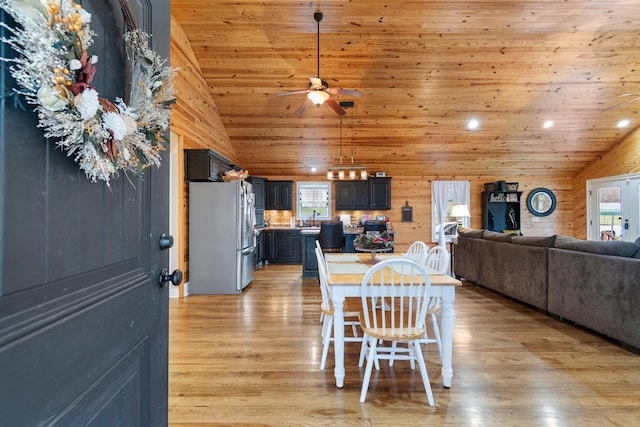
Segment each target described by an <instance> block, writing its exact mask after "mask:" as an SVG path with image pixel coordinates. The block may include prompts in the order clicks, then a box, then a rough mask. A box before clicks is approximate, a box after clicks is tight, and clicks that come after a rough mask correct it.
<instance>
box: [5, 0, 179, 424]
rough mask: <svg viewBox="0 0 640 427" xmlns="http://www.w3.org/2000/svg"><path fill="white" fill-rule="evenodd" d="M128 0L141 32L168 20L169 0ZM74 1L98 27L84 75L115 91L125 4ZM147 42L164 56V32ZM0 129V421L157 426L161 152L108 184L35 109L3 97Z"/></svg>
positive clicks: (163, 344) (163, 410) (161, 343)
mask: <svg viewBox="0 0 640 427" xmlns="http://www.w3.org/2000/svg"><path fill="white" fill-rule="evenodd" d="M131 3H132V7H133V10H134V11H135V12H136V18H137V22H138V25H140V26H142V25H141V24H143V23H145V26H144V29H145V31H147V32H148V33H152V30H153V27H155V28H158V29H167V28H169V2H168V1H167V0H162V1H156V2H154V5H153V10H152V8H151V5H150V3H149V2H148V1H147V0H144V1H142V2H141V1H137V0H136V1H131ZM83 7H85V8H86V9H87V10H88V11H89V12H90V13H92V29H94V31H96V34H97V35H96V37H94V40H95V42H96V43H95V44H94V47H93V48H92V53H94V52H95V53H96V54H97V55H98V56H99V58H100V60H99V62H98V64H97V65H98V70H99V72H98V74H97V77H96V79H95V80H94V82H93V83H94V84H95V85H96V87H97V90H98V91H99V92H100V94H101V96H105V97H108V98H109V99H113V98H115V96H123V94H124V78H123V75H124V71H122V72H118V71H117V70H124V65H125V64H124V61H123V59H122V56H121V55H122V52H121V49H120V46H121V43H122V30H121V25H120V24H118V23H116V24H115V25H114V21H118V20H121V17H120V18H118V17H119V16H120V15H121V12H120V6H119V4H118V2H117V1H115V0H111V1H107V2H105V1H103V0H93V1H85V2H83ZM118 28H120V29H118ZM152 43H153V46H154V48H155V49H156V51H157V52H158V53H159V54H160V55H161V56H163V57H165V58H166V57H167V56H168V52H169V34H168V32H167V33H166V34H161V31H158V34H154V37H153V41H152ZM0 49H3V51H2V52H0V55H1V56H6V55H7V51H6V47H5V46H4V45H2V47H0ZM2 70H3V71H0V73H1V74H0V75H1V77H2V82H3V85H4V86H5V87H13V85H14V82H13V81H11V78H10V76H9V75H8V74H7V73H6V68H5V67H3V68H2ZM98 76H99V77H98ZM0 133H2V138H0V226H1V227H2V228H1V230H0V231H1V233H0V279H1V282H0V378H1V382H2V386H1V387H0V414H2V415H1V419H2V422H1V423H2V424H3V425H4V424H6V425H11V426H37V425H43V424H49V425H64V426H67V425H153V426H162V425H166V424H167V326H168V325H167V322H168V320H167V319H168V306H167V304H168V301H167V298H168V295H167V293H168V290H167V288H166V287H165V288H161V287H160V286H159V285H158V277H159V274H160V269H161V268H163V267H167V266H168V252H167V251H164V252H162V251H161V250H160V248H159V244H158V242H159V238H160V234H161V233H163V232H167V230H168V176H169V174H168V172H169V165H168V162H169V156H168V155H166V156H163V157H164V159H163V166H162V167H161V168H160V169H156V168H149V169H147V170H146V171H145V175H144V177H143V178H142V179H138V178H136V177H133V176H130V177H128V178H127V177H125V176H121V177H120V178H119V179H117V180H114V181H113V182H112V183H111V187H106V186H105V185H104V184H103V183H102V182H99V183H91V182H89V181H88V180H87V179H86V178H85V176H84V173H83V172H81V171H80V170H79V169H78V166H77V165H76V163H75V162H74V161H73V159H72V158H70V157H68V156H67V155H66V153H64V152H61V151H60V150H59V149H57V148H56V147H55V141H51V140H46V139H45V138H44V137H43V131H42V129H41V128H38V127H37V116H36V115H35V114H34V113H33V112H32V111H31V109H30V108H28V109H27V111H21V110H17V109H14V108H12V107H10V106H8V105H6V104H2V105H1V106H0Z"/></svg>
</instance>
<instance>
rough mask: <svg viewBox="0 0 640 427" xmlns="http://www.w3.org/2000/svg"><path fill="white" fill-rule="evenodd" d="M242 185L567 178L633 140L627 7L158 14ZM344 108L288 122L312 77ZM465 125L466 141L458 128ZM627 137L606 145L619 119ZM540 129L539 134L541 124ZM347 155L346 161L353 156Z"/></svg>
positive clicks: (252, 4)
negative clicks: (345, 179)
mask: <svg viewBox="0 0 640 427" xmlns="http://www.w3.org/2000/svg"><path fill="white" fill-rule="evenodd" d="M171 3H172V13H173V15H174V16H175V18H176V20H177V21H178V22H179V23H180V25H181V26H182V27H183V29H184V31H185V32H186V34H187V37H188V38H189V41H190V43H191V47H192V48H193V51H194V53H195V55H196V56H197V58H198V60H199V64H200V67H201V71H202V74H203V76H204V78H205V80H206V81H207V84H208V85H209V91H210V92H211V95H212V97H213V99H214V101H215V103H216V105H217V107H218V109H219V113H220V115H221V117H222V120H223V123H224V125H225V127H226V130H227V132H228V134H229V137H230V139H231V142H232V144H233V146H234V148H235V150H236V154H237V157H238V159H239V164H240V165H242V166H243V167H245V168H247V169H248V170H249V172H250V173H252V174H255V175H306V174H309V173H310V169H311V168H312V167H316V168H317V169H318V175H319V178H321V177H322V176H323V174H324V172H325V171H326V168H327V167H328V166H330V165H331V164H335V163H339V160H340V146H341V136H342V152H343V162H345V163H350V162H351V153H352V151H353V159H354V161H355V163H360V164H364V165H365V166H367V168H368V170H369V171H370V172H371V171H385V172H386V173H387V175H388V176H400V175H429V176H433V175H456V174H460V175H467V176H476V175H477V176H485V175H486V176H504V177H517V176H549V175H552V176H571V175H573V174H574V173H576V172H577V171H578V170H580V169H581V168H583V167H584V166H585V165H586V164H587V163H589V162H590V161H592V160H593V159H595V158H596V157H598V156H599V155H600V154H601V153H603V152H606V151H607V150H608V149H609V148H610V147H611V146H612V145H614V144H615V143H616V141H618V140H619V139H620V138H622V137H623V136H624V135H626V134H627V133H628V132H630V131H632V130H633V129H635V128H637V126H638V124H640V114H639V111H638V109H639V108H640V101H637V102H632V103H629V104H627V105H625V106H622V107H619V108H616V109H613V110H611V111H608V112H603V111H602V110H603V109H606V108H607V107H610V106H613V105H615V104H618V103H620V102H622V101H624V100H628V99H630V98H631V97H626V98H625V97H620V95H621V94H625V93H635V92H640V69H639V68H640V6H639V5H638V1H637V0H622V1H617V0H616V1H614V0H594V1H587V0H565V1H557V0H546V1H531V0H529V1H521V0H510V1H503V0H496V1H491V2H487V1H484V0H476V1H468V0H464V1H462V0H460V1H433V0H432V1H420V0H416V1H397V0H393V1H392V0H387V1H379V0H369V1H356V0H352V1H336V0H327V1H322V2H303V1H299V0H296V1H293V0H275V1H241V0H238V1H202V0H172V2H171ZM318 8H320V10H321V11H322V13H323V14H324V17H323V19H322V21H321V22H320V77H321V78H322V79H323V80H325V81H327V82H328V84H329V86H330V87H331V88H351V89H358V90H359V91H361V92H362V96H361V97H359V98H354V97H349V96H336V95H332V97H333V98H335V99H336V100H337V101H355V106H354V107H353V108H350V109H347V114H346V115H345V116H343V124H342V132H341V131H340V118H339V116H338V115H337V114H336V113H335V112H334V111H333V110H332V109H331V108H329V106H327V105H323V106H321V107H319V108H316V107H315V106H311V107H310V108H307V109H306V110H305V111H304V112H303V113H302V114H301V115H296V114H294V112H295V111H296V109H297V108H298V106H299V105H300V104H302V102H303V101H304V100H305V94H304V93H303V94H298V95H292V96H279V97H276V96H275V95H276V94H278V93H282V92H287V91H295V90H305V89H307V86H308V83H309V77H312V76H313V77H315V76H316V74H317V65H318V64H317V62H318V50H317V47H318V45H317V30H318V27H317V23H316V21H315V20H314V17H313V14H314V12H315V11H316V10H317V9H318ZM471 118H476V119H477V120H479V122H480V125H479V127H478V129H476V130H474V131H471V130H468V129H467V128H466V123H467V121H468V120H469V119H471ZM623 118H625V119H629V120H631V125H630V126H629V127H627V128H625V129H618V128H617V127H616V123H617V121H618V120H620V119H623ZM547 120H553V121H554V126H553V127H551V128H549V129H545V128H543V123H544V122H545V121H547ZM352 147H353V150H352Z"/></svg>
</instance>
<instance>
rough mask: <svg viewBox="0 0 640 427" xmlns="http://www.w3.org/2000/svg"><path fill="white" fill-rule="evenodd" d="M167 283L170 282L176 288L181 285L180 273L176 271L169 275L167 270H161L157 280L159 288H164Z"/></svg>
mask: <svg viewBox="0 0 640 427" xmlns="http://www.w3.org/2000/svg"><path fill="white" fill-rule="evenodd" d="M168 282H171V284H172V285H173V286H178V285H179V284H180V283H182V271H180V270H178V269H176V270H173V273H169V270H167V269H166V268H163V269H162V271H161V272H160V278H159V279H158V283H159V284H160V287H161V288H164V287H165V286H166V284H167V283H168Z"/></svg>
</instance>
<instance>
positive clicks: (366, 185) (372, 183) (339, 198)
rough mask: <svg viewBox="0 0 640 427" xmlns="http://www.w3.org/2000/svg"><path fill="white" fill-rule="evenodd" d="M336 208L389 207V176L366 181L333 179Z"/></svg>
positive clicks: (340, 209)
mask: <svg viewBox="0 0 640 427" xmlns="http://www.w3.org/2000/svg"><path fill="white" fill-rule="evenodd" d="M334 191H335V199H336V210H338V211H354V210H389V209H391V178H386V177H385V178H370V179H368V180H366V181H335V183H334Z"/></svg>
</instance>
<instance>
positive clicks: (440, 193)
mask: <svg viewBox="0 0 640 427" xmlns="http://www.w3.org/2000/svg"><path fill="white" fill-rule="evenodd" d="M449 183H450V181H433V184H432V186H431V192H432V198H433V203H434V206H433V207H432V209H435V213H436V218H437V220H438V224H443V223H444V217H445V216H446V215H447V202H448V201H449V197H448V196H449ZM438 246H445V241H444V227H440V230H439V232H438Z"/></svg>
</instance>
